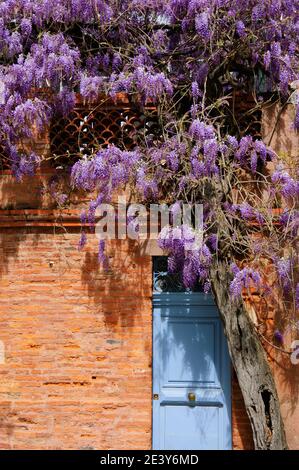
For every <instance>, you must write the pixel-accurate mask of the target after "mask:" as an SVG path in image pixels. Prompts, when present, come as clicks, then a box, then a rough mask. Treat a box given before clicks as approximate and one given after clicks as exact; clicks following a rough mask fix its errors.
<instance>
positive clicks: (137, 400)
mask: <svg viewBox="0 0 299 470" xmlns="http://www.w3.org/2000/svg"><path fill="white" fill-rule="evenodd" d="M0 237H1V238H0V240H1V252H2V253H1V254H2V256H1V259H2V263H1V284H2V289H1V297H0V305H1V307H0V325H1V326H0V330H1V340H2V341H3V343H4V345H5V364H4V365H0V402H1V405H0V406H1V414H0V447H1V448H2V449H28V448H35V449H39V448H41V449H59V448H64V449H82V448H96V449H113V448H120V449H136V448H150V445H151V300H150V297H151V260H150V258H149V257H147V258H140V257H139V256H138V254H137V255H136V254H135V253H134V248H132V247H130V246H129V244H128V243H127V242H123V243H121V244H120V243H118V244H113V245H112V246H111V247H110V251H109V252H110V255H111V257H113V266H114V267H115V269H113V270H111V271H109V273H108V274H103V273H101V272H100V271H99V270H98V265H97V261H96V256H97V255H96V251H97V250H96V246H89V247H88V248H87V249H86V251H85V252H84V253H79V252H78V251H77V243H78V233H70V232H69V233H59V234H56V235H54V234H53V230H48V232H47V231H46V230H45V229H43V230H42V231H36V230H32V229H26V230H24V229H17V230H10V229H8V230H6V231H5V233H3V232H2V233H1V236H0ZM129 253H130V255H129ZM136 281H137V282H136Z"/></svg>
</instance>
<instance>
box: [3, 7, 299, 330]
mask: <svg viewBox="0 0 299 470" xmlns="http://www.w3.org/2000/svg"><path fill="white" fill-rule="evenodd" d="M298 38H299V2H298V0H284V1H281V0H275V1H272V0H271V1H270V0H263V1H261V0H138V1H137V0H130V1H129V0H122V1H118V0H109V1H108V0H107V1H104V0H85V1H82V0H64V1H62V0H55V1H54V0H7V1H0V147H1V148H2V149H3V151H4V152H5V154H6V155H7V158H8V160H9V162H10V165H11V168H12V170H13V173H14V174H15V176H16V178H17V179H22V177H23V176H25V175H33V174H34V172H35V169H36V168H37V167H38V165H39V164H40V163H41V161H42V156H41V155H39V154H38V152H37V151H36V150H35V146H34V139H35V135H36V131H38V132H41V131H42V130H43V129H45V128H46V127H47V126H48V125H49V124H50V122H51V119H53V118H55V116H57V115H68V113H69V112H70V111H71V110H72V109H73V107H74V106H75V103H76V96H77V94H78V93H79V94H80V95H81V97H82V99H83V100H85V101H86V102H88V103H96V102H97V99H98V97H99V95H105V96H108V97H111V98H112V99H115V98H116V96H117V94H118V93H125V94H126V95H127V96H128V97H129V99H130V100H131V101H132V102H134V104H135V106H136V105H137V106H139V107H140V109H142V108H143V107H144V105H145V104H147V103H149V102H150V103H152V104H153V105H154V106H156V110H157V114H158V118H159V124H160V129H161V132H160V134H159V136H158V138H157V136H156V137H154V136H151V135H147V136H144V138H143V139H141V140H140V141H139V143H138V146H136V148H135V149H134V150H132V151H128V150H126V149H124V148H118V147H117V146H110V147H108V148H99V149H96V151H95V152H94V153H93V154H92V155H83V154H82V158H80V159H79V160H78V161H77V162H76V163H75V164H74V166H73V168H72V170H71V184H72V185H73V187H74V188H76V189H83V190H84V191H88V192H94V191H96V194H97V197H96V198H95V199H94V200H92V202H91V203H90V206H89V209H88V211H87V212H88V213H87V215H86V216H85V215H84V216H82V220H83V225H84V221H85V218H86V217H87V218H88V220H89V223H91V224H92V223H93V222H94V215H95V211H96V208H97V207H98V205H99V204H100V203H101V202H103V201H109V200H110V199H111V197H112V195H113V193H114V192H115V191H116V190H117V189H118V188H120V187H122V186H124V185H132V186H134V188H135V189H136V190H137V192H138V194H139V198H140V200H142V201H147V202H153V201H156V202H159V201H165V202H169V203H174V202H177V201H189V202H197V203H202V204H203V205H204V244H203V246H202V247H200V248H199V249H198V251H197V252H194V251H192V252H189V251H188V250H187V249H186V246H185V241H186V240H185V239H184V237H183V238H182V239H181V240H179V241H178V240H177V239H175V238H174V237H171V236H170V237H168V238H167V240H165V239H163V240H161V242H160V243H161V246H162V247H163V248H164V249H165V250H166V251H167V252H168V254H169V269H170V270H172V271H179V272H181V274H182V277H183V281H184V283H185V285H186V286H187V287H190V288H192V287H193V286H194V284H195V283H197V282H201V283H202V284H203V285H204V290H205V291H208V290H209V289H210V287H211V282H212V279H210V267H211V266H212V264H213V263H215V262H217V259H219V258H221V257H222V258H225V259H227V260H230V262H231V266H230V268H229V269H230V270H231V273H232V274H233V276H234V278H233V280H232V282H231V295H232V298H235V297H238V296H240V295H241V294H242V292H244V290H246V289H248V290H252V289H253V288H254V289H256V290H258V291H259V292H260V294H261V295H263V294H265V293H267V294H268V293H269V292H270V291H271V292H272V291H274V290H276V291H277V290H278V291H279V292H280V294H281V296H280V298H281V299H282V300H283V302H284V304H285V305H286V310H287V311H288V312H292V313H291V317H292V318H291V320H292V322H293V324H294V325H297V326H298V323H296V322H297V320H296V313H295V312H296V309H298V303H299V286H298V282H297V279H298V262H297V254H296V253H297V249H296V248H297V247H296V236H297V232H298V209H297V207H296V204H297V198H298V193H299V186H298V179H297V175H296V174H295V172H293V173H292V172H291V171H290V169H288V168H287V167H286V165H285V164H284V163H283V162H282V161H280V159H279V157H278V156H277V155H276V154H275V153H274V152H273V151H272V150H270V148H268V147H267V145H266V144H265V143H264V142H263V141H262V139H261V138H260V137H257V136H256V135H254V134H252V133H251V132H250V130H248V129H245V128H240V127H239V125H238V122H237V119H236V117H235V116H234V114H233V112H232V106H231V104H232V99H233V97H235V96H238V93H240V91H243V92H246V93H247V95H248V96H249V95H250V96H252V97H253V99H254V105H253V107H254V108H255V109H257V110H259V109H262V106H263V104H264V103H265V101H268V102H269V101H271V100H272V101H273V100H274V101H276V102H277V103H280V105H281V106H285V105H286V104H288V103H292V104H291V106H294V129H299V94H298V92H297V88H299V86H298V84H299V82H298V80H299V54H298V52H299V50H298V48H299V39H298ZM45 89H46V90H47V93H46V94H44V95H43V94H41V93H40V91H41V90H45ZM250 111H253V109H251V110H250ZM250 111H249V112H248V116H249V117H250V115H251V114H250ZM63 201H64V202H65V198H63ZM188 241H190V240H189V239H188ZM85 242H86V233H85V231H83V234H82V238H81V241H80V247H81V248H82V247H83V245H84V244H85ZM104 257H105V255H104V251H103V246H102V244H101V246H100V259H104ZM263 266H266V268H267V270H268V271H269V269H270V270H272V271H273V279H274V281H273V283H272V285H270V283H269V282H268V283H267V282H266V278H265V275H264V273H263ZM269 266H270V268H269ZM289 315H290V314H289Z"/></svg>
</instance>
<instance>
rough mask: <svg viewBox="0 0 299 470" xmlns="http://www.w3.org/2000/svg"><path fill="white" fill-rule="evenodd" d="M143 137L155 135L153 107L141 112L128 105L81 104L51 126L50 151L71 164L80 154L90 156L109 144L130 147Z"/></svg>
mask: <svg viewBox="0 0 299 470" xmlns="http://www.w3.org/2000/svg"><path fill="white" fill-rule="evenodd" d="M145 136H146V137H147V138H150V137H152V138H154V139H155V138H157V137H158V125H157V117H156V113H155V110H154V108H147V109H145V111H144V113H143V114H141V113H138V112H137V111H134V110H133V109H132V108H129V107H121V106H109V107H107V106H105V107H104V106H98V107H93V108H87V107H86V106H82V105H81V106H78V107H76V108H75V109H74V110H73V111H72V113H71V114H70V115H69V116H68V117H67V118H61V119H59V120H58V121H56V122H54V123H53V125H52V126H51V130H50V142H51V154H52V155H53V156H54V158H55V160H56V162H57V161H59V162H62V163H63V164H67V163H73V162H74V160H76V159H77V158H78V156H79V154H81V155H82V154H86V155H90V154H92V153H94V152H95V151H96V150H97V149H99V148H102V147H106V146H107V145H109V144H116V145H117V146H118V147H120V148H124V149H128V150H130V149H132V148H134V146H135V145H136V144H138V141H139V140H140V139H141V138H142V139H143V138H144V137H145Z"/></svg>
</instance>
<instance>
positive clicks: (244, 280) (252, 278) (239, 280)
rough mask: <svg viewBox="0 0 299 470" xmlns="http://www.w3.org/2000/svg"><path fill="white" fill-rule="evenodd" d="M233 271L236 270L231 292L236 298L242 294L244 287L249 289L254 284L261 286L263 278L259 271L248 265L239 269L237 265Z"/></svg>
mask: <svg viewBox="0 0 299 470" xmlns="http://www.w3.org/2000/svg"><path fill="white" fill-rule="evenodd" d="M232 271H233V272H235V277H234V279H233V280H232V282H231V284H230V292H231V295H232V297H233V298H234V299H236V298H238V297H240V296H241V295H242V291H243V289H249V288H250V287H253V286H255V287H256V288H258V289H259V288H261V286H262V278H261V275H260V274H259V272H258V271H255V270H253V269H252V268H247V267H246V268H243V269H241V270H238V271H237V270H236V267H235V265H234V266H233V267H232Z"/></svg>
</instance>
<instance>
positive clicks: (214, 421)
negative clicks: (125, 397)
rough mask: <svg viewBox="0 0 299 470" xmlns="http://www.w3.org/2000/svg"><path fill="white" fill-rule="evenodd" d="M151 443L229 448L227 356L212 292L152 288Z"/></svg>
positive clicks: (181, 447) (157, 446) (180, 447)
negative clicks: (157, 289)
mask: <svg viewBox="0 0 299 470" xmlns="http://www.w3.org/2000/svg"><path fill="white" fill-rule="evenodd" d="M153 448H154V449H167V450H172V449H177V450H186V449H193V450H195V449H199V450H201V449H202V450H204V449H231V389H230V360H229V355H228V350H227V344H226V339H225V336H224V333H223V328H222V324H221V321H220V318H219V314H218V311H217V308H216V306H215V304H214V301H213V298H212V296H207V295H205V294H203V293H200V292H154V295H153Z"/></svg>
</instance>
